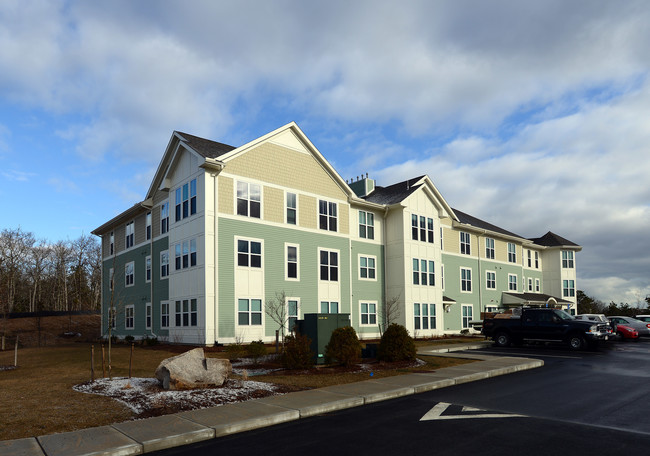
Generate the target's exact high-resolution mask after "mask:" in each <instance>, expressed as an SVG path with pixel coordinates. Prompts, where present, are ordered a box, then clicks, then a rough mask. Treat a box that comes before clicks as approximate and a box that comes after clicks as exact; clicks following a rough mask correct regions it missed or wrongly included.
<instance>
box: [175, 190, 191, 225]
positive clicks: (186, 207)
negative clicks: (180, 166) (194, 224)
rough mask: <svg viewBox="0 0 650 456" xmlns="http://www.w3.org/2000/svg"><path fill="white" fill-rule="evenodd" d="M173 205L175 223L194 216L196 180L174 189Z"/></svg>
mask: <svg viewBox="0 0 650 456" xmlns="http://www.w3.org/2000/svg"><path fill="white" fill-rule="evenodd" d="M175 204H176V206H175V209H176V221H177V222H178V221H180V220H183V219H186V218H187V217H190V216H192V215H194V214H196V179H192V180H191V181H189V182H186V183H185V184H183V185H182V186H180V187H178V188H177V189H176V192H175Z"/></svg>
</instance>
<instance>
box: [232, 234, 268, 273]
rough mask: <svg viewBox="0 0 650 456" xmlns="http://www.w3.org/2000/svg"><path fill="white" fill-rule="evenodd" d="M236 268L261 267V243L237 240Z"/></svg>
mask: <svg viewBox="0 0 650 456" xmlns="http://www.w3.org/2000/svg"><path fill="white" fill-rule="evenodd" d="M237 266H242V267H247V268H261V267H262V243H261V242H260V241H250V240H248V239H237Z"/></svg>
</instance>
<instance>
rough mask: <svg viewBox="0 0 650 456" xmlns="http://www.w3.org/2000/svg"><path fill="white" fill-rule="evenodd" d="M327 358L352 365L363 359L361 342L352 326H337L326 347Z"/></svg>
mask: <svg viewBox="0 0 650 456" xmlns="http://www.w3.org/2000/svg"><path fill="white" fill-rule="evenodd" d="M325 358H327V359H328V360H330V361H331V360H336V361H337V362H338V363H339V364H342V365H344V366H350V365H351V364H354V363H358V362H359V360H360V359H361V342H359V338H358V337H357V332H356V331H355V330H354V328H353V327H351V326H344V327H343V328H336V329H335V330H334V332H332V336H331V337H330V342H329V344H327V346H326V347H325Z"/></svg>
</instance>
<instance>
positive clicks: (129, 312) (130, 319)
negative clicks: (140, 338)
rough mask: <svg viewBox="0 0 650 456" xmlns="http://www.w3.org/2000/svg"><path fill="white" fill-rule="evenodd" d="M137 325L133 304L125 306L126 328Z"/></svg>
mask: <svg viewBox="0 0 650 456" xmlns="http://www.w3.org/2000/svg"><path fill="white" fill-rule="evenodd" d="M134 326H135V317H134V309H133V306H126V307H125V308H124V327H125V328H126V329H133V328H134Z"/></svg>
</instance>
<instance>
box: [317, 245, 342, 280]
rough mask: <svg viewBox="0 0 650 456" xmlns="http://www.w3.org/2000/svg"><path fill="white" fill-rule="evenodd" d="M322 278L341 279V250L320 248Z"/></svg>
mask: <svg viewBox="0 0 650 456" xmlns="http://www.w3.org/2000/svg"><path fill="white" fill-rule="evenodd" d="M319 252H320V254H319V256H320V280H327V281H330V282H338V281H339V252H338V251H335V250H320V251H319Z"/></svg>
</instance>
